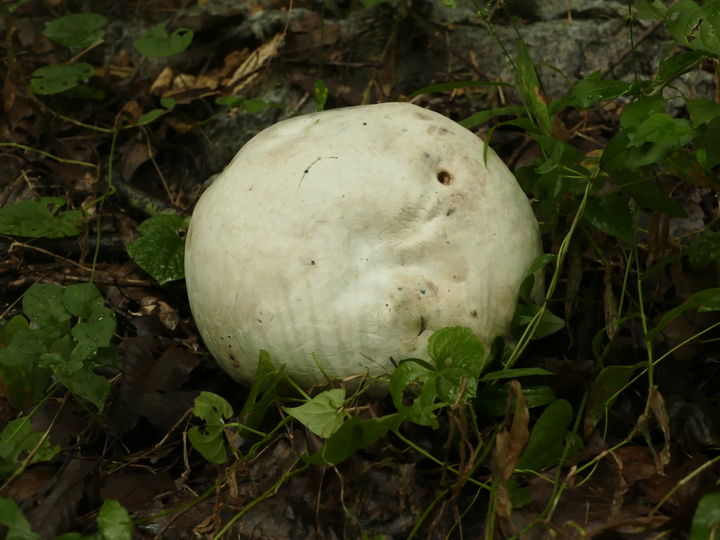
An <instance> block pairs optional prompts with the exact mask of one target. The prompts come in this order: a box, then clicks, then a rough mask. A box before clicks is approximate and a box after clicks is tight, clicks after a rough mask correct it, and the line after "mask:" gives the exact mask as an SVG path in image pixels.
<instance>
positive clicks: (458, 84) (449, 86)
mask: <svg viewBox="0 0 720 540" xmlns="http://www.w3.org/2000/svg"><path fill="white" fill-rule="evenodd" d="M477 86H509V85H507V84H502V83H501V84H498V83H496V82H490V81H450V82H443V83H435V84H430V85H428V86H423V87H422V88H420V89H419V90H415V91H414V92H411V93H410V94H408V96H407V99H413V98H416V97H418V96H424V95H425V94H434V93H437V92H449V91H451V90H457V89H460V88H475V87H477ZM507 108H510V107H507ZM512 108H517V109H523V107H512ZM495 110H497V109H495ZM461 123H462V122H461ZM465 127H467V126H465Z"/></svg>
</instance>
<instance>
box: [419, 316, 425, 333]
mask: <svg viewBox="0 0 720 540" xmlns="http://www.w3.org/2000/svg"><path fill="white" fill-rule="evenodd" d="M425 330H427V321H426V320H425V317H423V316H420V331H419V332H418V333H417V335H418V336H419V335H420V334H422V333H423V332H424V331H425Z"/></svg>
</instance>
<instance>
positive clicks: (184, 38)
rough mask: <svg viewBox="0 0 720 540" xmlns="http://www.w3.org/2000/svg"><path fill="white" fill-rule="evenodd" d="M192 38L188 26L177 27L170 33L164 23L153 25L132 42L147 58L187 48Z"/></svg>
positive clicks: (158, 56)
mask: <svg viewBox="0 0 720 540" xmlns="http://www.w3.org/2000/svg"><path fill="white" fill-rule="evenodd" d="M192 39H193V31H192V30H190V29H189V28H178V29H176V30H174V31H173V33H172V34H168V33H167V31H166V30H165V24H164V23H161V24H158V25H157V26H153V27H152V28H151V29H150V30H148V31H147V32H145V34H143V35H142V36H140V37H139V38H137V39H136V40H135V41H134V42H133V43H134V45H135V48H136V49H137V50H138V51H140V54H142V55H143V56H145V57H147V58H160V57H165V56H172V55H173V54H177V53H179V52H182V51H184V50H185V49H187V48H188V46H189V45H190V43H191V42H192Z"/></svg>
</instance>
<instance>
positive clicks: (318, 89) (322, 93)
mask: <svg viewBox="0 0 720 540" xmlns="http://www.w3.org/2000/svg"><path fill="white" fill-rule="evenodd" d="M327 98H328V87H327V85H326V84H325V81H323V80H322V79H316V80H315V110H316V111H318V112H320V111H323V110H325V103H326V102H327Z"/></svg>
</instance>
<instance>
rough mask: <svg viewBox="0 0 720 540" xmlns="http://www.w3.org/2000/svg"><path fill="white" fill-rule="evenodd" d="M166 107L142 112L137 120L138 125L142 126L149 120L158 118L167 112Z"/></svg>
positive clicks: (149, 121) (152, 120)
mask: <svg viewBox="0 0 720 540" xmlns="http://www.w3.org/2000/svg"><path fill="white" fill-rule="evenodd" d="M167 112H168V110H167V109H151V110H149V111H148V112H146V113H145V114H143V115H142V116H141V117H140V118H138V120H137V124H136V125H138V126H144V125H146V124H149V123H151V122H154V121H155V120H157V119H158V118H160V117H161V116H162V115H164V114H167Z"/></svg>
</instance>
